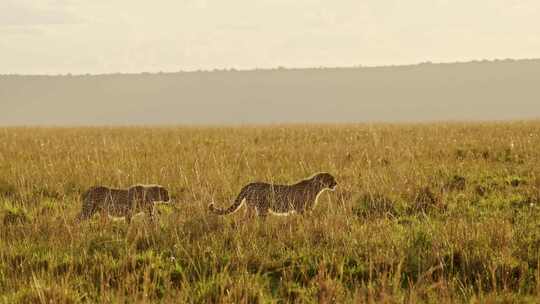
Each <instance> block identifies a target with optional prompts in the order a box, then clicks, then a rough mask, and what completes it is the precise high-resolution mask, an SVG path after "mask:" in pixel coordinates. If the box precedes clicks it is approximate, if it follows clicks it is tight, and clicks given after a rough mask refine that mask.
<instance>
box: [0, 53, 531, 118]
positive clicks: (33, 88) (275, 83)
mask: <svg viewBox="0 0 540 304" xmlns="http://www.w3.org/2000/svg"><path fill="white" fill-rule="evenodd" d="M539 80H540V59H521V60H511V59H506V60H494V61H472V62H463V63H436V64H435V63H429V62H428V63H421V64H416V65H405V66H385V67H348V68H347V67H345V68H306V69H286V68H277V69H271V70H257V69H255V70H247V71H237V70H234V69H229V70H216V71H199V72H176V73H154V74H152V73H142V74H106V75H75V76H73V75H63V76H19V75H3V76H0V125H3V126H20V125H44V126H47V125H140V124H145V125H146V124H149V125H156V124H157V125H159V124H167V125H170V124H258V123H261V124H267V123H328V122H329V123H340V122H373V121H388V122H408V121H439V120H506V119H534V118H540V101H539V100H540V98H539V97H540V86H539V85H538V82H539Z"/></svg>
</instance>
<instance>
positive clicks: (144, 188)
mask: <svg viewBox="0 0 540 304" xmlns="http://www.w3.org/2000/svg"><path fill="white" fill-rule="evenodd" d="M155 202H169V192H168V191H167V189H165V188H164V187H163V186H160V185H134V186H131V187H129V188H127V189H117V188H110V187H105V186H95V187H92V188H90V189H88V190H87V191H86V192H85V193H83V195H82V211H81V213H80V214H79V216H78V217H77V219H78V220H85V219H89V218H90V217H92V215H94V214H95V213H96V212H100V213H101V214H102V216H108V215H110V216H115V217H125V218H126V220H127V222H128V223H129V222H131V218H132V217H133V215H134V214H136V213H138V212H141V211H143V212H145V213H146V214H149V215H151V219H152V220H154V203H155Z"/></svg>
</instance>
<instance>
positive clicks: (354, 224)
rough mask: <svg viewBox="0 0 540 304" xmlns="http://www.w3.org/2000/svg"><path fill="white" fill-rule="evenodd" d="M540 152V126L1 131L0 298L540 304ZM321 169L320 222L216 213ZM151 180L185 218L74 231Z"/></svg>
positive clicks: (99, 222)
mask: <svg viewBox="0 0 540 304" xmlns="http://www.w3.org/2000/svg"><path fill="white" fill-rule="evenodd" d="M539 151H540V122H512V123H476V124H472V123H471V124H468V123H440V124H416V125H412V124H408V125H390V124H375V125H282V126H267V127H257V126H245V127H235V128H233V127H230V128H218V127H204V128H203V127H169V128H165V127H163V128H157V127H152V128H150V127H132V128H4V129H0V208H1V210H0V220H2V223H1V226H0V227H1V229H0V301H2V302H5V303H13V302H17V301H18V302H26V303H36V302H38V303H39V302H41V303H49V302H53V303H77V302H134V301H135V302H155V301H161V302H188V303H212V302H218V303H258V302H299V303H303V302H319V303H334V302H338V303H342V302H360V303H362V302H390V303H393V302H409V303H414V302H440V303H444V302H447V303H450V302H473V303H483V302H490V301H491V302H496V301H502V302H504V301H507V302H517V301H520V302H527V301H529V302H532V303H534V302H535V301H537V297H538V296H540V267H539V266H540V253H539V249H540V205H539V204H540V168H539V166H538V163H539V160H540V152H539ZM318 171H328V172H330V173H332V174H334V175H335V176H336V179H337V181H338V183H339V188H338V191H336V192H335V193H325V194H324V195H323V196H322V198H321V201H320V203H319V205H318V206H317V208H316V209H315V210H314V212H313V214H311V215H308V216H290V217H284V218H283V217H270V218H268V219H267V220H265V221H260V220H257V219H254V220H245V219H244V218H243V216H242V213H243V212H242V211H240V212H239V213H238V214H235V215H233V216H230V217H218V216H215V215H211V214H209V213H208V212H207V210H206V207H207V205H208V203H209V202H210V201H212V200H214V201H216V203H217V204H218V205H220V206H226V205H228V204H230V203H231V202H232V200H233V199H234V197H235V195H236V194H237V192H238V191H239V190H240V188H241V187H242V186H243V185H244V184H246V183H248V182H250V181H254V180H264V181H271V182H275V183H292V182H295V181H296V180H299V179H301V178H304V177H306V176H309V175H311V174H313V173H314V172H318ZM135 183H159V184H162V185H164V186H166V187H168V188H169V190H170V192H171V194H172V196H173V199H174V201H175V202H176V207H175V208H170V207H167V206H159V211H160V220H159V223H158V224H156V225H153V224H151V223H150V222H148V221H146V218H145V217H144V215H141V216H139V217H137V218H136V219H135V221H134V222H133V223H132V224H131V225H128V224H126V223H125V222H123V221H117V220H103V219H101V218H99V216H96V217H94V218H93V219H92V220H90V221H88V222H84V223H81V224H78V223H76V222H75V221H74V218H75V216H76V214H77V213H78V212H79V211H80V207H81V206H80V205H81V203H80V201H79V196H80V194H81V193H82V192H83V191H84V190H85V189H86V188H88V187H90V186H92V185H95V184H104V185H109V186H115V187H125V186H128V185H131V184H135Z"/></svg>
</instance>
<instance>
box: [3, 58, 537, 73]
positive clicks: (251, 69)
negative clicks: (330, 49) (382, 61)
mask: <svg viewBox="0 0 540 304" xmlns="http://www.w3.org/2000/svg"><path fill="white" fill-rule="evenodd" d="M535 60H540V57H533V58H492V59H472V60H466V61H429V60H427V61H422V62H416V63H410V64H388V65H362V64H358V65H349V66H318V67H317V66H306V67H285V66H276V67H269V68H257V67H255V68H246V69H241V68H234V67H229V68H213V69H193V70H177V71H154V72H149V71H141V72H111V73H95V74H93V73H71V72H68V73H64V74H62V73H57V74H46V73H45V74H18V73H9V74H2V73H0V77H5V76H11V77H98V76H115V75H124V76H132V75H164V74H182V73H215V72H231V73H234V72H265V71H299V70H340V69H343V70H345V69H377V68H404V67H414V66H422V65H451V64H470V63H498V62H515V61H535Z"/></svg>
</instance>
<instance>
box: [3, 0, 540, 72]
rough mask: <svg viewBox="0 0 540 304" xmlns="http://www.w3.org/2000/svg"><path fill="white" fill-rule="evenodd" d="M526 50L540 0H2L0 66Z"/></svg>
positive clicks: (314, 63)
mask: <svg viewBox="0 0 540 304" xmlns="http://www.w3.org/2000/svg"><path fill="white" fill-rule="evenodd" d="M532 57H540V1H538V0H408V1H405V0H401V1H400V0H337V1H328V0H294V1H291V0H229V1H223V0H174V1H173V0H170V1H169V0H160V1H137V0H135V1H133V0H131V1H127V0H92V1H89V0H84V1H83V0H0V74H7V73H22V74H57V73H68V72H71V73H76V74H81V73H111V72H142V71H150V72H155V71H160V70H161V71H178V70H197V69H205V70H207V69H213V68H237V69H251V68H257V67H258V68H270V67H277V66H286V67H318V66H353V65H389V64H408V63H417V62H422V61H434V62H447V61H466V60H472V59H483V58H487V59H493V58H532Z"/></svg>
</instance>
